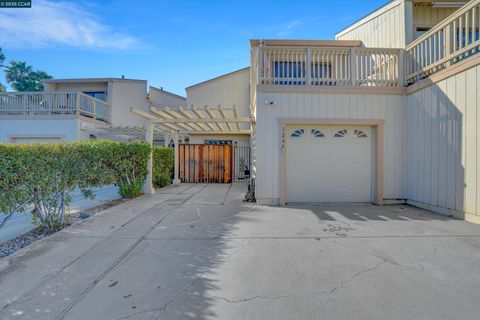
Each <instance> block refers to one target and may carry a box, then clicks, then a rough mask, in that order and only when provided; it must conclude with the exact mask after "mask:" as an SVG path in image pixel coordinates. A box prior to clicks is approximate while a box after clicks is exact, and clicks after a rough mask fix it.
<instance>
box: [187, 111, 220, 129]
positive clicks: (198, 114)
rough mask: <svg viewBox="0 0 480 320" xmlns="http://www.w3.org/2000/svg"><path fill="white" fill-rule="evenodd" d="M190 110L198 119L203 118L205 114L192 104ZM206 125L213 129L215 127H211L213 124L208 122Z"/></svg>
mask: <svg viewBox="0 0 480 320" xmlns="http://www.w3.org/2000/svg"><path fill="white" fill-rule="evenodd" d="M192 111H193V112H194V113H195V114H196V115H197V117H198V118H199V119H204V118H205V116H204V115H203V114H202V113H201V112H200V110H199V109H198V108H197V107H194V106H192ZM206 125H207V126H208V127H209V128H210V129H211V130H215V128H214V127H213V125H212V124H211V123H209V122H207V123H206Z"/></svg>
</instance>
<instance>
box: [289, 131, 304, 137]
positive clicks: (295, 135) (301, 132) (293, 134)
mask: <svg viewBox="0 0 480 320" xmlns="http://www.w3.org/2000/svg"><path fill="white" fill-rule="evenodd" d="M304 134H305V130H304V129H297V130H295V131H293V132H292V134H291V135H290V137H292V138H300V137H301V136H303V135H304Z"/></svg>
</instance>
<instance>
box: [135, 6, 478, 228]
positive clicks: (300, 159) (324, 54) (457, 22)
mask: <svg viewBox="0 0 480 320" xmlns="http://www.w3.org/2000/svg"><path fill="white" fill-rule="evenodd" d="M479 3H480V1H479V0H473V1H470V2H468V3H465V1H448V2H445V1H421V2H420V1H416V0H413V1H404V0H396V1H391V2H390V3H388V4H386V5H385V6H383V7H382V8H380V9H378V10H377V11H375V12H373V13H371V14H370V15H368V16H367V17H365V18H363V19H361V20H359V21H358V22H356V23H354V24H353V25H351V26H350V27H348V28H347V29H345V30H343V31H341V32H340V33H338V34H337V36H336V38H337V40H327V41H321V40H320V41H316V40H306V41H301V40H300V41H299V40H252V41H251V66H250V69H242V70H239V71H236V72H233V73H231V74H227V75H225V76H221V77H218V78H215V79H212V80H210V81H207V82H205V83H202V84H199V85H197V86H193V87H190V88H187V104H188V108H187V109H188V110H191V111H185V110H183V111H185V112H184V114H183V115H180V114H179V116H178V118H176V119H168V120H165V118H163V117H157V116H156V114H158V113H159V112H158V110H155V111H157V112H156V113H155V112H153V113H147V114H145V113H142V112H137V111H136V110H132V111H133V112H135V113H136V114H139V115H142V116H144V117H145V118H146V119H148V120H149V121H150V122H151V123H155V124H156V125H160V126H163V125H165V124H168V125H170V126H171V125H177V124H178V125H180V124H181V125H182V126H190V128H186V129H185V132H186V133H187V134H188V135H189V136H190V137H192V138H191V139H192V140H193V141H197V142H205V139H206V138H207V136H208V137H210V138H211V137H215V138H217V139H227V136H225V135H226V134H234V128H226V122H228V121H236V122H235V123H241V124H242V125H244V124H245V122H246V121H248V122H249V123H250V134H251V136H250V146H251V148H252V163H251V166H252V175H253V178H254V180H255V192H256V199H257V202H258V203H259V204H272V205H278V204H282V205H283V204H285V203H295V202H301V203H309V202H372V203H376V204H384V203H409V204H412V205H416V206H419V207H422V208H427V209H430V210H433V211H437V212H440V213H443V214H449V215H454V216H457V217H461V218H465V219H467V220H470V221H476V222H480V184H479V181H480V165H479V164H480V152H478V150H480V149H479V148H478V145H480V137H479V134H480V131H479V130H478V129H477V128H478V122H479V120H478V119H480V117H478V115H479V114H480V113H479V112H478V111H477V110H478V109H479V105H480V90H479V89H478V88H480V66H479V63H480V55H477V53H479V52H480V37H479V21H480V16H479V14H480V5H479ZM247 70H249V73H250V75H249V78H247ZM247 89H248V91H249V94H247ZM247 97H248V98H249V100H248V101H246V98H247ZM191 105H193V107H191ZM197 105H198V106H203V107H201V108H202V109H201V110H202V112H203V113H202V114H199V115H198V116H197V115H195V114H194V112H193V111H198V110H199V109H198V108H200V107H195V106H197ZM219 105H220V106H219ZM232 105H236V108H237V110H242V113H243V114H244V115H246V112H248V116H249V118H246V117H236V116H231V115H230V116H224V117H223V119H222V117H219V113H216V114H212V115H209V116H207V115H206V111H207V110H209V109H212V108H216V110H221V109H222V107H223V108H228V107H231V106H232ZM196 108H197V109H196ZM180 111H182V110H180ZM193 121H199V122H200V121H202V122H201V123H204V122H210V125H211V126H212V127H213V126H214V125H217V124H218V125H222V126H223V129H222V130H220V129H217V128H216V127H214V128H210V129H208V128H194V127H193V125H192V123H193ZM176 128H177V129H176V130H177V131H178V132H180V131H183V129H182V128H180V127H176ZM237 136H239V135H237ZM195 139H197V140H195ZM192 159H193V160H195V161H200V160H201V158H197V157H196V155H195V154H190V161H191V160H192ZM180 161H181V159H180ZM176 168H177V166H176Z"/></svg>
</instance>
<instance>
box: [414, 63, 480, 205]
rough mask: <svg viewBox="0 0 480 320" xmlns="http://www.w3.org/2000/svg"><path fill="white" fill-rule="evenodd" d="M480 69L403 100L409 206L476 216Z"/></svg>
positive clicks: (432, 86)
mask: <svg viewBox="0 0 480 320" xmlns="http://www.w3.org/2000/svg"><path fill="white" fill-rule="evenodd" d="M479 87H480V66H476V67H474V68H471V69H469V70H466V71H464V72H461V73H459V74H457V75H455V76H452V77H450V78H447V79H445V80H442V81H440V82H439V83H436V84H433V85H431V86H429V87H427V88H424V89H422V90H420V91H417V92H415V93H413V94H411V95H409V96H407V106H406V110H407V119H408V124H407V132H408V133H407V152H408V159H407V168H408V170H407V179H408V181H407V184H406V185H407V190H408V198H409V199H410V200H414V201H418V202H422V203H425V204H428V205H433V206H436V207H441V208H445V209H451V210H455V211H459V212H467V213H471V214H478V213H479V203H478V200H477V199H479V196H480V192H479V191H480V190H479V186H480V174H479V173H480V172H479V168H480V152H479V147H480V141H479V138H478V136H479V131H478V125H479V123H480V112H478V107H479V106H480V93H479V91H480V90H479Z"/></svg>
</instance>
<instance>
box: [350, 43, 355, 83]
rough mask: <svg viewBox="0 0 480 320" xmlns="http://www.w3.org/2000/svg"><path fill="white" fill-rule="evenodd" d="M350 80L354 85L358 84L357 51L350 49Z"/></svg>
mask: <svg viewBox="0 0 480 320" xmlns="http://www.w3.org/2000/svg"><path fill="white" fill-rule="evenodd" d="M350 81H351V84H352V86H356V85H357V51H356V50H355V48H351V49H350Z"/></svg>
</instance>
